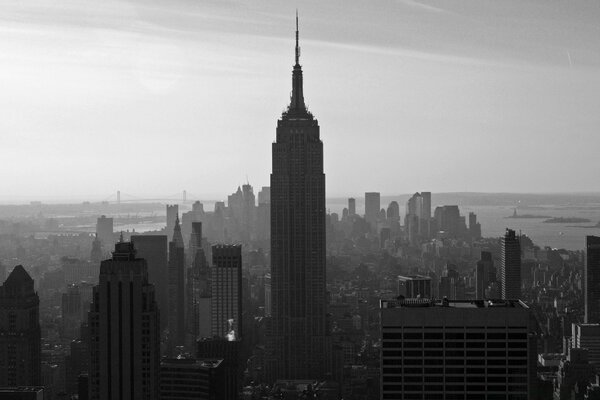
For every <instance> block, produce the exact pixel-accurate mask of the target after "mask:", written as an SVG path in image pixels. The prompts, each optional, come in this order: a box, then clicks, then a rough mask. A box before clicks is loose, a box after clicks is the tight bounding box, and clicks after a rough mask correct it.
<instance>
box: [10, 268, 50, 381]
mask: <svg viewBox="0 0 600 400" xmlns="http://www.w3.org/2000/svg"><path fill="white" fill-rule="evenodd" d="M39 304H40V300H39V297H38V295H37V293H36V292H35V290H34V288H33V279H31V277H30V276H29V274H28V273H27V271H25V269H24V268H23V267H22V266H21V265H17V266H16V267H15V268H14V269H13V270H12V272H11V273H10V275H8V278H6V281H4V284H3V285H2V286H0V386H36V385H41V383H42V382H41V371H40V365H41V359H40V355H41V332H40V317H39Z"/></svg>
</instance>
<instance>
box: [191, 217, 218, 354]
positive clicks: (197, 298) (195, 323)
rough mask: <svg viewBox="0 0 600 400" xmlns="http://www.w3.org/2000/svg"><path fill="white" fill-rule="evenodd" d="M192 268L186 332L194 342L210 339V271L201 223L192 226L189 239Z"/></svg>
mask: <svg viewBox="0 0 600 400" xmlns="http://www.w3.org/2000/svg"><path fill="white" fill-rule="evenodd" d="M190 254H191V255H192V266H191V268H189V269H188V280H187V283H186V286H187V290H186V294H187V309H188V318H187V325H188V328H187V331H188V332H189V333H190V334H191V336H192V338H193V339H194V343H195V340H196V339H198V338H201V337H210V336H211V335H212V330H211V305H210V304H211V293H210V275H209V274H210V271H209V267H208V262H207V260H206V254H205V253H204V248H203V247H202V222H194V223H193V224H192V236H191V239H190Z"/></svg>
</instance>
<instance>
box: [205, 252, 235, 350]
mask: <svg viewBox="0 0 600 400" xmlns="http://www.w3.org/2000/svg"><path fill="white" fill-rule="evenodd" d="M212 257H213V265H212V268H211V269H210V271H211V274H210V275H211V292H212V296H211V309H212V311H211V327H212V336H217V337H220V338H223V337H227V336H228V335H229V334H230V333H231V331H232V330H233V331H235V338H237V339H241V338H242V335H243V332H242V246H240V245H216V246H213V247H212Z"/></svg>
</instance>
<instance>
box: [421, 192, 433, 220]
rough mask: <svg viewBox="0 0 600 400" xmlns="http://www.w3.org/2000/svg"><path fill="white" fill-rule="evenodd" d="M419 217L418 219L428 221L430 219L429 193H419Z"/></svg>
mask: <svg viewBox="0 0 600 400" xmlns="http://www.w3.org/2000/svg"><path fill="white" fill-rule="evenodd" d="M421 202H422V206H421V215H420V216H419V218H421V219H423V220H426V221H429V220H430V219H431V192H421Z"/></svg>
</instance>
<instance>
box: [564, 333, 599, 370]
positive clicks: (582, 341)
mask: <svg viewBox="0 0 600 400" xmlns="http://www.w3.org/2000/svg"><path fill="white" fill-rule="evenodd" d="M571 329H572V336H571V338H572V339H571V340H572V347H573V348H576V349H587V350H588V359H589V361H590V363H592V364H595V365H597V366H600V324H572V325H571Z"/></svg>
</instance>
